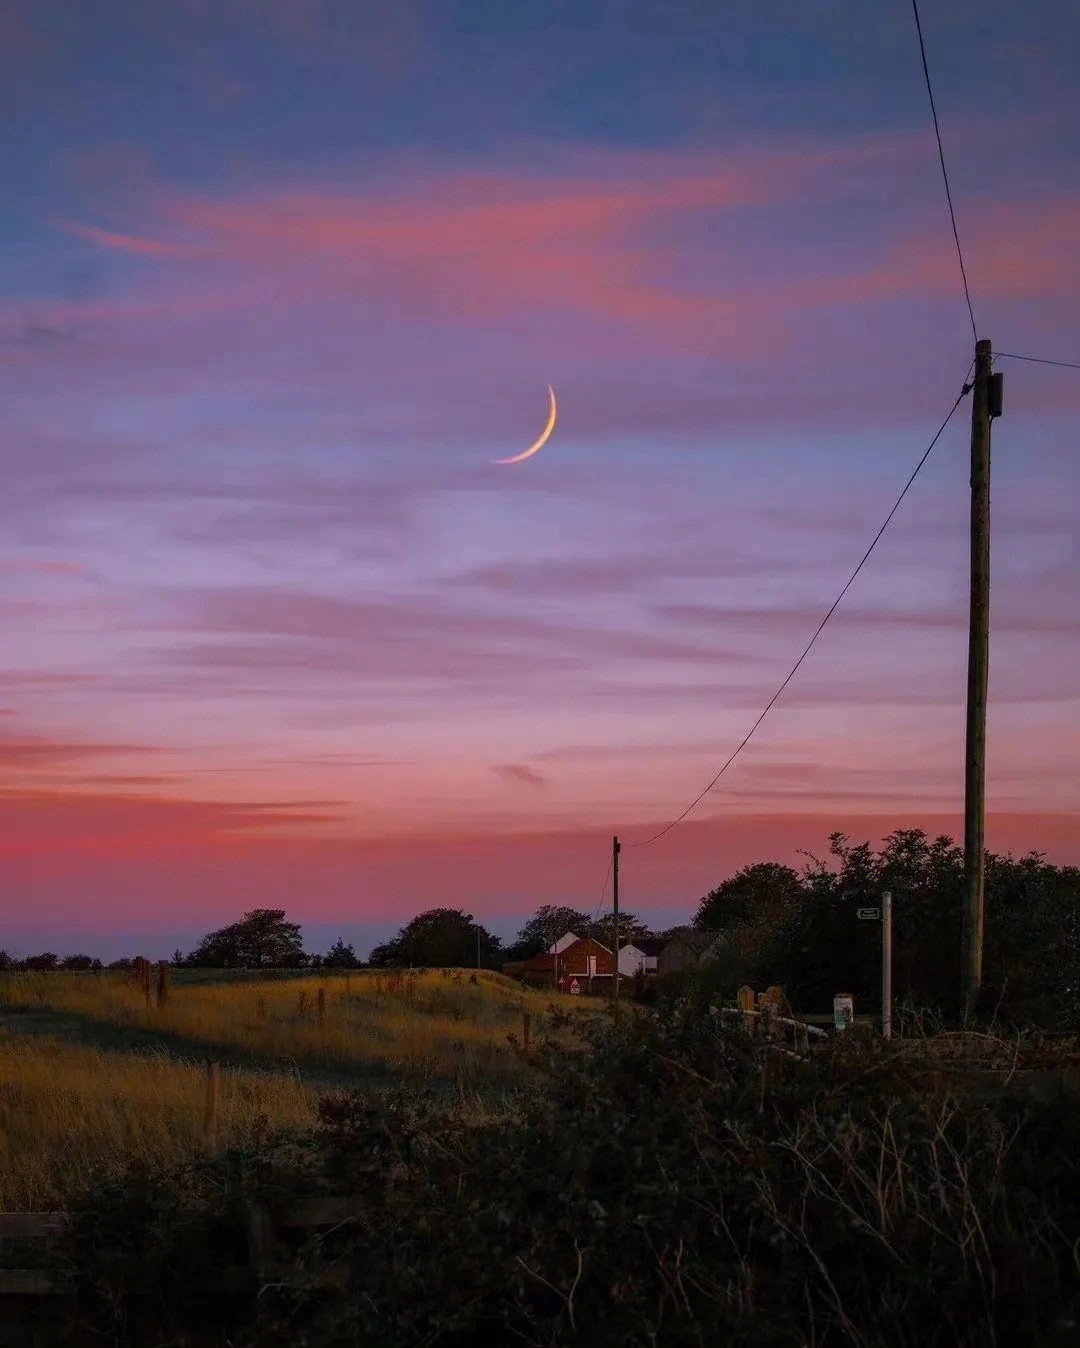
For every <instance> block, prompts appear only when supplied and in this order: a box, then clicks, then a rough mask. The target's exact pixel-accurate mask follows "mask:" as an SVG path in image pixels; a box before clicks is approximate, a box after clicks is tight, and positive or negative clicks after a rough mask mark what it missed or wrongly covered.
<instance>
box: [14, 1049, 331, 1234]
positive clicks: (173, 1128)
mask: <svg viewBox="0 0 1080 1348" xmlns="http://www.w3.org/2000/svg"><path fill="white" fill-rule="evenodd" d="M205 1101H206V1072H205V1069H204V1068H202V1067H199V1066H196V1065H194V1064H191V1063H186V1062H179V1061H177V1060H175V1059H173V1058H169V1057H166V1056H164V1055H148V1054H143V1053H139V1054H135V1053H124V1052H112V1051H105V1050H102V1049H96V1048H92V1047H89V1046H87V1045H83V1044H67V1043H62V1042H58V1041H56V1040H54V1039H47V1038H43V1037H41V1036H37V1035H34V1036H30V1035H19V1034H9V1033H6V1032H4V1031H0V1210H4V1211H32V1210H41V1209H49V1208H57V1207H63V1206H64V1203H65V1201H66V1199H67V1198H68V1196H69V1195H71V1194H72V1193H74V1192H76V1191H78V1190H79V1189H81V1188H83V1187H84V1186H85V1185H87V1184H88V1183H90V1182H91V1181H92V1180H93V1179H95V1178H98V1177H102V1176H112V1175H119V1174H121V1173H123V1171H124V1170H125V1169H126V1168H127V1167H128V1166H129V1165H130V1164H131V1163H132V1162H135V1161H139V1162H143V1163H147V1164H150V1165H153V1166H158V1165H168V1164H172V1163H175V1162H178V1161H180V1160H181V1159H183V1158H184V1157H186V1156H190V1155H191V1154H192V1153H194V1152H198V1151H200V1150H206V1147H207V1144H206V1142H205V1141H204V1140H203V1134H202V1125H203V1111H204V1108H205ZM316 1103H317V1095H316V1093H315V1092H314V1091H312V1090H311V1089H310V1088H307V1087H304V1086H302V1085H301V1084H300V1083H299V1082H298V1081H297V1080H296V1078H295V1077H294V1076H292V1075H288V1074H285V1073H262V1072H260V1073H240V1072H231V1071H224V1072H222V1074H221V1104H220V1112H219V1115H218V1135H217V1144H218V1146H233V1145H236V1144H238V1143H242V1142H253V1141H256V1140H258V1139H259V1138H260V1137H262V1136H264V1135H265V1134H267V1133H268V1132H274V1131H277V1130H279V1129H286V1128H287V1129H305V1128H308V1127H310V1126H311V1125H312V1124H313V1123H314V1121H315V1107H316Z"/></svg>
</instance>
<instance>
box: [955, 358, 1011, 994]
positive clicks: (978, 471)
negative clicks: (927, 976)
mask: <svg viewBox="0 0 1080 1348" xmlns="http://www.w3.org/2000/svg"><path fill="white" fill-rule="evenodd" d="M990 360H991V347H990V342H989V341H988V340H987V339H986V338H982V339H981V340H979V341H977V342H976V343H975V379H974V383H973V384H972V401H971V609H970V618H969V623H968V682H967V735H966V747H965V755H964V933H963V950H962V966H963V968H962V978H963V1005H964V1019H965V1020H967V1019H968V1017H969V1016H970V1015H971V1014H972V1013H973V1011H974V1010H975V1004H976V1001H977V999H978V995H979V990H980V988H981V987H982V964H983V854H984V849H985V841H984V833H985V819H986V685H987V673H988V667H989V654H990V419H991V417H994V416H1000V415H1001V376H1000V375H994V374H991V372H990Z"/></svg>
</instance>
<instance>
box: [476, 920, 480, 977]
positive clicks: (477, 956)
mask: <svg viewBox="0 0 1080 1348" xmlns="http://www.w3.org/2000/svg"><path fill="white" fill-rule="evenodd" d="M476 968H477V972H479V970H480V924H479V922H478V923H477V924H476Z"/></svg>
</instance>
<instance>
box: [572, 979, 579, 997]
mask: <svg viewBox="0 0 1080 1348" xmlns="http://www.w3.org/2000/svg"><path fill="white" fill-rule="evenodd" d="M570 995H571V996H572V997H580V996H581V984H580V983H579V982H578V981H577V979H576V978H572V979H571V980H570Z"/></svg>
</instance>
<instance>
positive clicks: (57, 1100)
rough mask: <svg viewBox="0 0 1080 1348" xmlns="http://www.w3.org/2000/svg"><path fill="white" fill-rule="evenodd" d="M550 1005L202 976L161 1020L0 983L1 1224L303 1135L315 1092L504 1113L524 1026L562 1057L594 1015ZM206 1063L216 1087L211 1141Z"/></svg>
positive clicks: (420, 980) (380, 980) (98, 982)
mask: <svg viewBox="0 0 1080 1348" xmlns="http://www.w3.org/2000/svg"><path fill="white" fill-rule="evenodd" d="M320 992H321V993H322V998H321V1002H322V1010H321V1014H320ZM560 1000H561V1001H562V1008H563V1010H562V1013H556V1014H553V1011H552V1008H551V1006H550V1001H551V999H550V997H549V996H545V995H544V994H543V993H538V992H533V991H529V990H527V989H522V988H519V987H518V986H517V985H515V984H513V983H511V982H510V981H509V980H507V979H504V978H502V977H500V976H499V975H492V974H480V975H478V976H477V977H476V978H475V979H474V978H473V976H472V975H470V974H468V973H462V972H460V971H449V972H424V973H405V972H401V973H397V972H387V973H368V972H353V973H350V974H337V975H333V976H328V977H311V976H308V977H292V978H288V979H282V978H273V977H265V978H251V979H244V980H242V981H241V980H235V979H233V980H228V981H210V980H208V979H207V978H206V977H205V976H203V977H200V978H194V979H192V980H191V981H190V982H184V981H180V982H179V983H177V984H174V986H173V987H171V988H170V989H169V994H168V997H167V1000H166V1002H165V1005H164V1006H161V1007H158V1006H157V1005H156V1004H154V1003H151V1004H150V1005H148V1004H147V1002H146V999H145V997H144V994H143V992H142V991H141V990H140V989H139V988H138V987H137V986H135V985H134V984H133V983H132V982H130V981H129V980H128V979H127V977H126V976H125V975H123V974H118V975H114V974H111V973H106V974H52V973H50V974H26V973H19V974H8V975H4V976H2V977H0V1210H7V1211H16V1210H24V1211H25V1210H32V1209H43V1208H56V1207H62V1206H64V1204H65V1202H66V1201H67V1200H68V1199H69V1198H70V1197H71V1196H72V1195H74V1194H75V1193H77V1192H78V1191H79V1190H81V1189H82V1188H84V1187H85V1186H86V1185H87V1184H88V1183H89V1182H91V1181H92V1180H94V1179H96V1178H101V1177H105V1176H110V1175H118V1174H121V1173H123V1172H124V1171H125V1170H126V1168H127V1167H128V1166H129V1165H130V1164H132V1163H134V1162H139V1163H145V1164H148V1165H149V1166H151V1167H152V1168H157V1167H159V1166H166V1165H169V1164H173V1163H175V1162H177V1161H181V1160H183V1159H185V1158H186V1157H188V1156H192V1155H195V1154H198V1153H199V1152H200V1151H206V1150H213V1149H214V1148H216V1147H217V1148H220V1147H226V1146H232V1145H235V1144H238V1143H251V1142H256V1141H258V1140H259V1139H260V1138H262V1137H263V1136H265V1135H267V1134H271V1133H277V1132H280V1131H282V1130H286V1131H303V1130H306V1129H308V1128H310V1127H311V1126H312V1124H313V1122H314V1119H315V1110H316V1106H317V1103H318V1100H319V1098H320V1096H321V1095H322V1094H325V1093H326V1091H327V1090H332V1089H338V1090H340V1089H358V1088H359V1089H364V1090H369V1091H373V1092H375V1091H381V1090H385V1089H387V1088H388V1087H391V1086H394V1085H396V1084H405V1083H413V1084H417V1083H424V1084H426V1085H428V1086H431V1085H433V1084H434V1085H437V1086H439V1087H440V1088H441V1089H442V1091H443V1093H444V1095H445V1097H446V1099H447V1101H448V1103H449V1102H451V1101H456V1102H457V1105H458V1107H459V1108H460V1106H461V1102H462V1101H463V1100H468V1101H471V1102H473V1107H474V1108H477V1109H488V1108H491V1107H492V1106H495V1107H497V1108H506V1107H508V1106H509V1105H510V1103H511V1102H512V1101H513V1099H514V1097H515V1096H519V1095H520V1094H521V1092H522V1091H523V1090H524V1089H527V1088H528V1085H529V1081H530V1068H529V1066H528V1064H527V1063H526V1061H525V1060H524V1058H523V1056H522V1054H521V1053H520V1052H519V1050H518V1044H519V1043H520V1040H521V1037H522V1031H523V1022H524V1016H525V1015H526V1014H528V1015H529V1016H530V1019H531V1032H532V1035H533V1037H534V1038H536V1039H539V1038H540V1037H542V1036H545V1035H546V1036H548V1037H553V1036H554V1037H561V1039H562V1040H564V1041H565V1042H570V1041H571V1040H573V1039H574V1038H575V1035H574V1032H573V1023H574V1021H575V1020H578V1019H582V1018H587V1017H588V1014H589V1013H590V1012H595V1011H597V1010H598V1009H599V1008H600V1007H601V1006H602V1005H603V1004H602V1003H601V1002H599V1001H594V1000H591V999H588V998H580V999H578V998H575V999H573V1001H569V1000H562V999H560ZM567 1012H569V1015H570V1019H569V1022H567V1018H566V1013H567ZM208 1059H213V1060H215V1061H217V1062H219V1063H220V1070H221V1096H220V1110H219V1117H218V1123H217V1129H216V1136H215V1137H214V1138H213V1140H209V1139H208V1137H207V1136H204V1132H203V1118H204V1111H205V1105H206V1095H207V1071H206V1062H207V1060H208Z"/></svg>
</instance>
